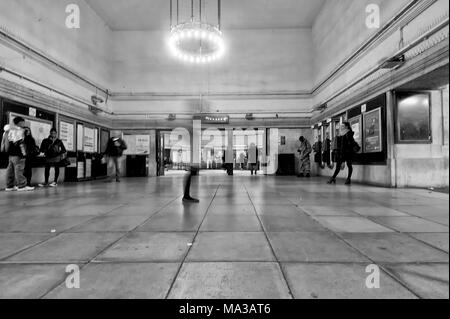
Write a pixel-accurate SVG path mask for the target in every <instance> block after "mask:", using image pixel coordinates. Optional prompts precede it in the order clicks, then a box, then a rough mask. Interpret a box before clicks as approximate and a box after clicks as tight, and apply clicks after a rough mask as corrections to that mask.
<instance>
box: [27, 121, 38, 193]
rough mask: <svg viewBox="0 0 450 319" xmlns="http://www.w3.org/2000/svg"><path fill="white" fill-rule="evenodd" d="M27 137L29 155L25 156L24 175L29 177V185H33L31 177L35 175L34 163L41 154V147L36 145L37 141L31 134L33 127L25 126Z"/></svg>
mask: <svg viewBox="0 0 450 319" xmlns="http://www.w3.org/2000/svg"><path fill="white" fill-rule="evenodd" d="M24 130H25V139H24V143H25V146H26V149H27V156H26V157H25V170H24V173H23V175H24V176H25V178H26V179H27V186H29V187H31V178H32V176H33V163H34V160H35V158H36V156H38V155H39V153H40V152H39V147H38V146H37V145H36V141H35V140H34V138H33V135H32V134H31V129H30V128H29V127H25V128H24Z"/></svg>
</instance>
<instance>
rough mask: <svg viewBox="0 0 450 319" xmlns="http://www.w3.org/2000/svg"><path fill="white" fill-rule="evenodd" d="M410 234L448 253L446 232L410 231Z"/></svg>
mask: <svg viewBox="0 0 450 319" xmlns="http://www.w3.org/2000/svg"><path fill="white" fill-rule="evenodd" d="M410 235H411V236H412V237H414V238H417V239H419V240H421V241H423V242H426V243H428V244H430V245H432V246H434V247H437V248H439V249H441V250H444V251H446V252H447V253H448V246H449V237H448V233H412V234H410Z"/></svg>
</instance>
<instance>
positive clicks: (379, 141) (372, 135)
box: [363, 107, 383, 153]
mask: <svg viewBox="0 0 450 319" xmlns="http://www.w3.org/2000/svg"><path fill="white" fill-rule="evenodd" d="M363 123H364V145H363V149H364V153H379V152H382V151H383V136H382V134H383V131H382V128H381V107H380V108H377V109H375V110H373V111H370V112H367V113H364V114H363Z"/></svg>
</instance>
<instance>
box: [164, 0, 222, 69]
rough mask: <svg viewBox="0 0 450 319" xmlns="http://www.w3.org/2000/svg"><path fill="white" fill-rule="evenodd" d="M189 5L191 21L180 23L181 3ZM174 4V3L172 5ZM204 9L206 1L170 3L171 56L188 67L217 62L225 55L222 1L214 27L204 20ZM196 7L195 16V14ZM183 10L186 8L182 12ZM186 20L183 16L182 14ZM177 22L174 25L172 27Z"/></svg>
mask: <svg viewBox="0 0 450 319" xmlns="http://www.w3.org/2000/svg"><path fill="white" fill-rule="evenodd" d="M186 1H190V8H189V9H190V17H189V18H187V20H188V21H186V20H184V21H181V19H183V18H180V16H181V17H182V16H183V12H181V14H180V8H181V7H180V2H184V3H186ZM174 2H175V3H174ZM203 5H205V6H206V0H170V38H169V48H170V51H171V52H172V54H173V55H174V56H175V57H176V58H178V59H180V60H183V61H186V62H190V63H198V64H202V63H209V62H213V61H215V60H217V59H220V58H221V57H222V56H223V55H224V53H225V43H224V40H223V36H222V31H221V30H220V29H221V0H217V24H214V25H213V24H211V23H208V22H206V21H203V20H204V14H202V13H203V12H202V11H203V10H202V9H203ZM195 7H197V8H198V15H197V16H196V15H195V14H194V11H197V10H196V9H194V8H195ZM181 9H182V10H183V9H185V8H181ZM185 16H186V14H185ZM174 19H176V24H174V23H173V22H174Z"/></svg>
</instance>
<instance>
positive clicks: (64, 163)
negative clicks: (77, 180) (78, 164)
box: [58, 153, 72, 167]
mask: <svg viewBox="0 0 450 319" xmlns="http://www.w3.org/2000/svg"><path fill="white" fill-rule="evenodd" d="M60 156H61V161H60V162H59V163H58V166H60V167H67V166H70V164H72V163H71V162H70V161H69V160H68V159H67V153H64V154H61V155H60Z"/></svg>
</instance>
